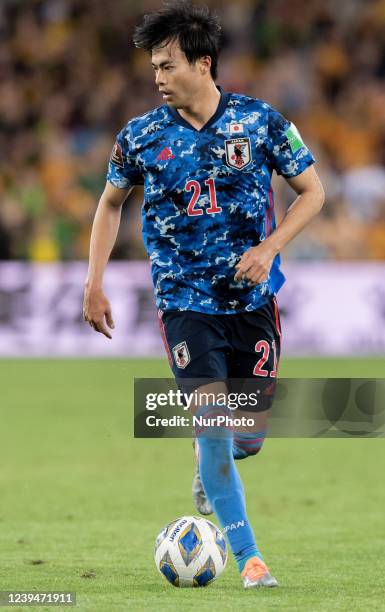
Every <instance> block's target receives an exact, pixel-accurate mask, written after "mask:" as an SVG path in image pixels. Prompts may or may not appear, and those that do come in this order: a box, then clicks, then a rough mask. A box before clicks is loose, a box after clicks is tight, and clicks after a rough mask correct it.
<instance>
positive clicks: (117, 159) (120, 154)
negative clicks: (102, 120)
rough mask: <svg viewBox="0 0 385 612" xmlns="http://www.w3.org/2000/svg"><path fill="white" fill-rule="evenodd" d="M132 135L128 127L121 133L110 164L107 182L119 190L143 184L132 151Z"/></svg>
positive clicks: (116, 141)
mask: <svg viewBox="0 0 385 612" xmlns="http://www.w3.org/2000/svg"><path fill="white" fill-rule="evenodd" d="M130 134H131V132H130V130H129V129H128V127H127V126H126V127H125V128H123V129H122V130H121V131H120V132H119V134H118V135H117V137H116V140H115V144H114V146H113V149H112V152H111V157H110V161H109V163H108V172H107V181H108V182H109V183H111V184H112V185H114V187H118V188H119V189H128V188H129V187H132V186H133V185H141V184H142V183H143V177H142V173H141V170H140V166H139V164H138V162H137V159H136V157H135V156H134V155H133V154H132V152H131V151H130Z"/></svg>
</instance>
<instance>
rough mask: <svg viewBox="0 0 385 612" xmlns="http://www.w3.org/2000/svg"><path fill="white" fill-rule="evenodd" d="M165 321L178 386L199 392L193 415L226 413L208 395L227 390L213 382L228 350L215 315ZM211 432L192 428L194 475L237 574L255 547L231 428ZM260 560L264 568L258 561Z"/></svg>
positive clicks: (222, 374) (264, 581)
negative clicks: (195, 450) (196, 452)
mask: <svg viewBox="0 0 385 612" xmlns="http://www.w3.org/2000/svg"><path fill="white" fill-rule="evenodd" d="M164 323H165V325H164V336H165V338H166V339H167V344H168V346H169V347H170V351H169V354H170V356H171V359H172V362H171V365H172V369H173V372H174V374H175V376H176V378H177V380H178V384H179V386H182V388H183V389H184V390H186V391H188V389H189V388H190V390H191V389H192V388H194V389H197V390H199V393H198V397H199V398H200V403H199V404H198V405H195V406H193V407H192V409H193V410H194V413H195V414H196V415H197V416H198V417H200V418H202V419H210V418H211V417H214V416H218V414H222V415H223V416H225V415H228V414H229V410H228V408H227V407H226V406H225V405H224V404H223V399H222V404H221V406H219V403H218V401H216V399H217V397H218V393H217V394H216V395H214V396H212V395H211V396H210V394H209V393H208V391H211V390H212V389H213V387H212V385H216V386H215V389H216V391H217V392H218V388H219V389H221V390H222V391H223V392H225V391H226V389H227V387H226V386H225V384H224V383H223V382H218V379H222V381H223V380H224V379H226V377H227V358H228V352H229V350H231V345H229V343H228V339H227V338H226V335H225V333H224V324H223V322H221V321H220V319H218V317H211V316H209V315H201V314H200V313H172V314H168V313H166V317H165V320H164ZM197 379H200V381H199V380H197ZM202 379H205V381H208V380H210V381H212V380H215V379H216V381H217V382H215V383H213V382H209V383H208V385H207V386H208V387H210V388H209V389H206V388H205V386H206V385H203V384H202ZM191 385H192V387H191ZM218 385H219V387H218ZM220 385H222V387H221V386H220ZM208 398H210V401H208ZM214 432H215V435H214V436H212V435H209V434H210V428H209V429H203V430H197V438H196V444H197V446H198V448H199V458H198V475H199V480H200V483H201V486H202V489H203V491H204V493H205V495H206V496H207V499H208V501H209V503H210V505H211V506H212V507H213V508H214V510H215V513H216V515H217V517H218V520H219V522H220V524H221V525H222V527H223V529H224V531H225V532H226V534H227V538H228V541H229V544H230V548H231V550H232V552H233V554H234V556H235V559H236V560H237V563H238V567H239V569H240V571H241V572H242V570H243V569H244V566H245V563H247V562H248V560H249V559H250V558H255V557H256V556H257V557H258V555H260V551H259V550H258V548H257V545H256V542H255V538H254V534H253V532H252V529H251V527H250V524H249V521H248V518H247V514H246V504H245V496H244V490H243V486H242V482H241V479H240V477H239V474H238V471H237V469H236V466H235V463H234V458H233V440H232V430H231V429H228V428H222V429H220V428H218V427H214ZM211 433H213V432H211ZM195 501H196V499H195ZM258 558H259V557H258ZM260 564H261V567H264V568H265V566H264V564H263V561H262V560H261V559H260ZM259 580H260V585H263V586H275V585H276V582H275V581H274V579H272V577H271V576H270V575H269V574H268V572H267V568H266V570H265V571H264V572H263V575H262V576H260V578H259Z"/></svg>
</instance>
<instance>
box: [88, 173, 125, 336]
mask: <svg viewBox="0 0 385 612" xmlns="http://www.w3.org/2000/svg"><path fill="white" fill-rule="evenodd" d="M132 189H133V187H130V188H128V189H118V188H117V187H114V186H113V185H112V184H111V183H109V182H107V183H106V187H105V189H104V191H103V194H102V196H101V198H100V200H99V204H98V208H97V211H96V214H95V218H94V222H93V226H92V232H91V244H90V256H89V267H88V274H87V279H86V283H85V290H84V303H83V317H84V320H85V321H88V323H89V324H90V325H91V327H93V328H94V330H95V331H98V332H100V333H102V334H104V335H105V336H106V337H107V338H111V334H110V332H109V331H108V328H110V329H113V328H114V322H113V319H112V312H111V306H110V303H109V301H108V299H107V298H106V296H105V295H104V292H103V275H104V271H105V268H106V265H107V262H108V259H109V257H110V254H111V251H112V248H113V246H114V244H115V240H116V236H117V233H118V229H119V224H120V215H121V210H122V205H123V203H124V201H125V200H126V198H127V196H128V195H129V193H130V192H131V191H132ZM107 326H108V327H107Z"/></svg>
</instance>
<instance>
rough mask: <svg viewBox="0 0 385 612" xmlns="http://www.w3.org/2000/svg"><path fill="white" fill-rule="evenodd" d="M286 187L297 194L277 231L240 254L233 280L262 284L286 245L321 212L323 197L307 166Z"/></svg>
mask: <svg viewBox="0 0 385 612" xmlns="http://www.w3.org/2000/svg"><path fill="white" fill-rule="evenodd" d="M286 180H287V182H288V183H289V185H290V186H291V187H292V188H293V189H294V191H295V192H296V193H297V194H298V197H297V198H296V199H295V201H294V202H293V204H292V205H291V206H290V208H289V209H288V210H287V213H286V215H285V217H284V219H283V220H282V222H281V224H280V225H279V227H278V228H277V229H276V230H275V231H274V232H272V234H270V236H268V237H267V238H266V240H264V241H263V242H261V243H260V244H259V245H258V246H255V247H251V248H250V249H248V251H246V253H244V254H243V255H242V257H241V259H240V261H239V263H238V264H237V265H236V266H235V267H236V269H237V273H236V274H235V280H236V281H238V280H241V279H242V278H246V279H247V280H249V282H250V283H252V284H258V283H261V282H263V281H264V280H266V278H267V276H268V274H269V272H270V269H271V266H272V264H273V260H274V257H275V256H276V255H277V254H278V253H279V252H280V251H281V250H282V249H283V248H284V247H285V246H286V244H287V243H288V242H290V241H291V240H292V239H293V238H294V237H295V236H297V234H299V232H301V230H303V228H304V227H305V226H306V225H307V224H308V223H309V221H311V219H312V218H313V217H314V216H315V215H316V214H317V213H318V212H319V211H320V210H321V208H322V206H323V203H324V200H325V194H324V190H323V187H322V184H321V181H320V180H319V178H318V175H317V173H316V171H315V169H314V166H309V167H308V168H306V170H304V172H301V174H298V175H297V176H295V177H292V178H286Z"/></svg>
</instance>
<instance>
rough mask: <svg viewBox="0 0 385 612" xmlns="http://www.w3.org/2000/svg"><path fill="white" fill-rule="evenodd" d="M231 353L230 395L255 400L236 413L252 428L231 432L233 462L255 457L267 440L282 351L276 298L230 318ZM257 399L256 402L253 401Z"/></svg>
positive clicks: (242, 428)
mask: <svg viewBox="0 0 385 612" xmlns="http://www.w3.org/2000/svg"><path fill="white" fill-rule="evenodd" d="M232 334H233V344H234V349H235V350H234V353H233V354H232V357H231V364H230V365H229V371H230V392H232V393H234V392H236V394H237V395H238V396H239V395H240V394H241V393H242V394H244V395H246V396H247V397H248V398H252V399H253V400H254V401H250V402H249V403H248V404H247V405H244V406H240V407H239V408H238V409H237V410H236V411H235V413H234V414H235V416H236V417H237V418H242V417H245V418H247V419H248V421H250V420H253V422H254V425H253V426H252V427H250V426H248V427H241V428H237V430H236V431H235V432H234V441H233V454H234V459H237V460H239V459H246V458H247V457H250V456H254V455H257V454H258V453H259V452H260V451H261V450H262V446H263V444H264V441H265V439H266V435H267V428H268V418H269V415H270V410H271V406H272V403H273V400H274V394H275V388H276V381H277V374H278V365H279V359H280V352H281V325H280V318H279V312H278V306H277V302H276V299H275V297H274V298H272V299H271V301H270V302H269V303H268V304H266V305H264V306H263V307H262V308H260V309H259V310H256V311H254V312H252V313H245V314H241V315H237V316H236V317H235V318H234V319H232ZM255 398H257V399H255Z"/></svg>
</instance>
